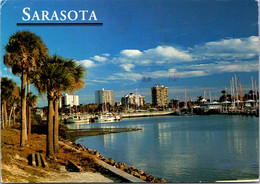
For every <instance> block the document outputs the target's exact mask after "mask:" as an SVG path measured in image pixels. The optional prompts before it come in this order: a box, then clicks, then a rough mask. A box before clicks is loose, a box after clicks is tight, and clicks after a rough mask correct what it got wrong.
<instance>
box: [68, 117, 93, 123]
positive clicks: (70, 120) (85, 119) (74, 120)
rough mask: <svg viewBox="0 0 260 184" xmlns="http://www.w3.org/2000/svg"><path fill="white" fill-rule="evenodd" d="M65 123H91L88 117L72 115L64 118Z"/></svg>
mask: <svg viewBox="0 0 260 184" xmlns="http://www.w3.org/2000/svg"><path fill="white" fill-rule="evenodd" d="M65 121H66V123H85V124H86V123H91V121H90V117H88V116H79V115H74V116H71V117H69V118H67V119H65Z"/></svg>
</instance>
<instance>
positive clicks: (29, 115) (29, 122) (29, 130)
mask: <svg viewBox="0 0 260 184" xmlns="http://www.w3.org/2000/svg"><path fill="white" fill-rule="evenodd" d="M29 95H30V81H29V78H28V79H27V96H29ZM31 116H32V113H31V107H30V106H29V105H27V125H28V132H27V133H28V135H31V127H32V124H31V122H32V121H31Z"/></svg>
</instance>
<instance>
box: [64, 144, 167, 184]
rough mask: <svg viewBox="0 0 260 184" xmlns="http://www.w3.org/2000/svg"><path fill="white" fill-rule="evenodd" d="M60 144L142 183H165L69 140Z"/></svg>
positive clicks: (160, 179)
mask: <svg viewBox="0 0 260 184" xmlns="http://www.w3.org/2000/svg"><path fill="white" fill-rule="evenodd" d="M62 142H64V143H65V144H67V145H69V146H71V147H73V148H75V149H77V150H79V151H82V152H86V153H88V154H91V155H93V156H96V157H97V158H98V159H100V160H102V161H104V162H105V163H107V164H109V165H111V166H114V167H116V168H118V169H120V170H122V171H124V172H126V173H128V174H131V175H133V176H135V177H137V178H140V179H141V180H143V181H146V182H154V183H164V182H167V181H166V180H165V179H163V178H156V177H154V176H152V175H150V174H148V173H146V172H144V171H143V170H141V169H137V168H135V167H134V166H130V167H128V166H126V164H125V163H123V162H116V161H114V160H113V159H112V158H105V157H103V156H102V155H101V154H100V153H99V152H98V151H96V150H91V149H89V148H85V147H84V146H82V145H81V144H79V143H75V142H72V141H69V140H62Z"/></svg>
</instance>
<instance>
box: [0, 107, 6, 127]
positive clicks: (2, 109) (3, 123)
mask: <svg viewBox="0 0 260 184" xmlns="http://www.w3.org/2000/svg"><path fill="white" fill-rule="evenodd" d="M1 107H2V108H1V113H2V118H1V119H2V129H5V120H4V116H5V115H4V114H5V113H4V102H3V103H2V105H1Z"/></svg>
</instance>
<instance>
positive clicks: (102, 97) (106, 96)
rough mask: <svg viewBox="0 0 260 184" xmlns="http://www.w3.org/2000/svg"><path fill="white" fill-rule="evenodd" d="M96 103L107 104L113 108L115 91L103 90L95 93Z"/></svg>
mask: <svg viewBox="0 0 260 184" xmlns="http://www.w3.org/2000/svg"><path fill="white" fill-rule="evenodd" d="M95 98H96V103H97V104H107V103H109V104H110V105H111V106H114V105H115V101H114V94H113V90H105V89H104V88H102V89H101V90H99V91H96V93H95Z"/></svg>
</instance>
